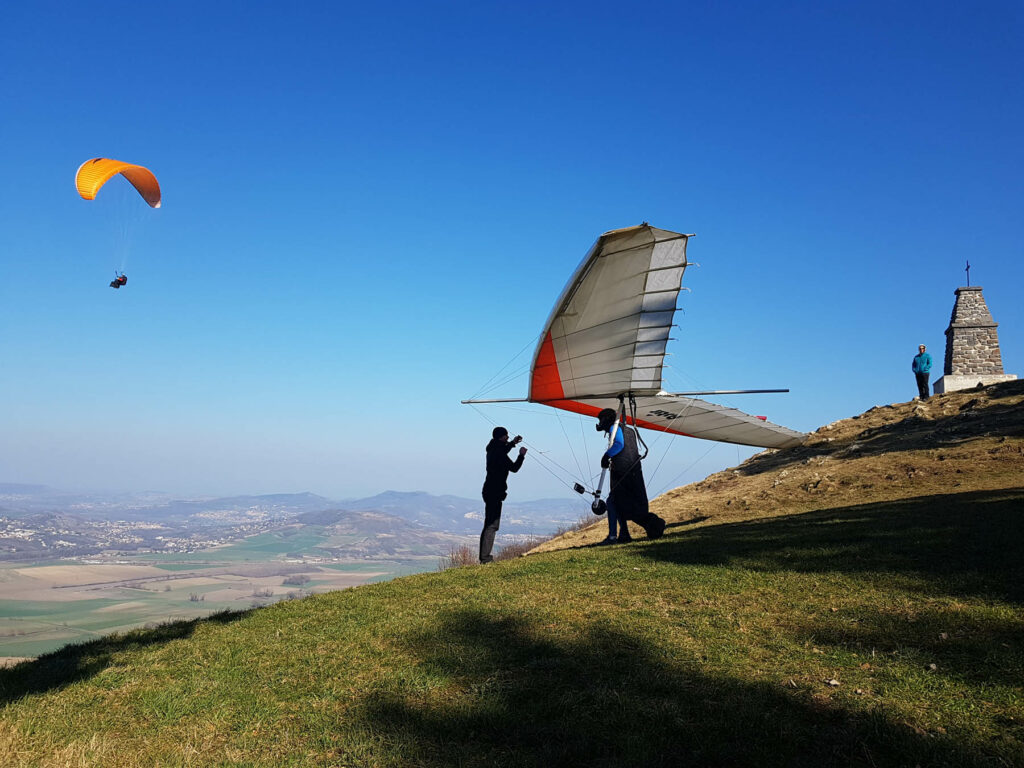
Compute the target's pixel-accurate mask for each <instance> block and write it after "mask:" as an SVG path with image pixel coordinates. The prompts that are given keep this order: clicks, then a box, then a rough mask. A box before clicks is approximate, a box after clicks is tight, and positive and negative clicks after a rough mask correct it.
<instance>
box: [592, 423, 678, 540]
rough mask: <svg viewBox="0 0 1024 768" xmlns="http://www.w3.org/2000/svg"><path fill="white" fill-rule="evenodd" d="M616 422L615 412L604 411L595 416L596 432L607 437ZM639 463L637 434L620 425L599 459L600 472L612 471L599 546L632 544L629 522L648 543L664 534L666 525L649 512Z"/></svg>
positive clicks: (629, 428) (631, 429)
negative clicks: (605, 530) (604, 533)
mask: <svg viewBox="0 0 1024 768" xmlns="http://www.w3.org/2000/svg"><path fill="white" fill-rule="evenodd" d="M617 419H618V414H617V413H616V412H615V409H613V408H605V409H604V410H603V411H601V412H600V413H599V414H597V425H596V426H595V429H596V430H597V431H598V432H604V433H605V434H606V435H609V436H610V435H611V431H612V427H613V426H614V425H615V422H616V420H617ZM640 460H641V459H640V452H639V451H638V450H637V443H636V430H634V429H633V428H632V427H629V426H626V424H625V423H622V424H620V425H619V428H618V429H617V430H616V431H615V439H614V440H613V441H612V444H611V445H610V446H608V450H607V451H605V452H604V455H602V456H601V467H602V469H606V468H607V469H610V470H611V483H610V485H609V491H608V538H607V539H605V540H604V542H602V543H607V544H614V543H617V542H629V541H632V537H631V536H630V535H629V526H628V525H627V524H626V521H627V520H632V521H633V522H634V523H636V524H637V525H639V526H640V527H641V528H643V529H644V531H645V532H646V533H647V538H649V539H657V538H659V537H661V535H662V534H663V533H665V521H664V520H662V519H661V518H660V517H658V516H657V515H655V514H654V513H652V512H651V511H650V509H649V508H648V505H647V486H646V485H645V484H644V471H643V468H642V467H641V466H640ZM613 517H614V520H613ZM616 521H617V522H618V525H619V530H618V537H617V538H616V532H615V527H614V526H615V523H616Z"/></svg>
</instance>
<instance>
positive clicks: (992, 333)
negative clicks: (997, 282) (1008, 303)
mask: <svg viewBox="0 0 1024 768" xmlns="http://www.w3.org/2000/svg"><path fill="white" fill-rule="evenodd" d="M998 326H999V323H997V322H996V321H995V320H993V319H992V313H991V312H989V311H988V306H987V305H986V304H985V297H984V296H982V295H981V286H980V285H970V286H967V287H961V288H957V289H956V301H955V302H954V303H953V316H952V317H951V318H950V320H949V328H947V329H946V362H945V365H944V366H943V371H942V372H943V374H944V375H943V377H942V378H941V379H939V380H938V381H936V382H935V385H934V386H935V394H937V395H941V394H942V393H943V392H955V391H956V390H958V389H970V388H971V387H975V386H978V385H979V384H996V383H997V382H1000V381H1012V380H1013V379H1016V378H1017V377H1016V376H1012V375H1007V374H1005V373H1003V358H1002V355H1001V354H1000V353H999V336H998V334H997V333H996V328H997V327H998Z"/></svg>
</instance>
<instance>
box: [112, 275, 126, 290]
mask: <svg viewBox="0 0 1024 768" xmlns="http://www.w3.org/2000/svg"><path fill="white" fill-rule="evenodd" d="M127 282H128V275H126V274H125V273H124V272H119V273H117V277H115V278H114V279H113V280H111V281H110V287H111V288H120V287H121V286H122V285H125V284H126V283H127Z"/></svg>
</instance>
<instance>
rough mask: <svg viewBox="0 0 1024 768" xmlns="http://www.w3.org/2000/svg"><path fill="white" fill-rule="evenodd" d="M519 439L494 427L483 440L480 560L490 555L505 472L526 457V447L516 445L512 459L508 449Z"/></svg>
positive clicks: (489, 558)
mask: <svg viewBox="0 0 1024 768" xmlns="http://www.w3.org/2000/svg"><path fill="white" fill-rule="evenodd" d="M522 441H523V438H522V436H521V435H516V436H515V437H514V438H513V439H511V440H509V439H508V430H507V429H505V428H504V427H495V428H494V431H493V432H491V442H489V443H488V444H487V478H486V479H485V480H484V488H483V497H484V529H483V530H482V531H481V532H480V562H481V563H489V562H491V561H492V560H494V558H493V557H492V556H491V549H492V548H493V547H494V535H495V534H496V533H497V532H498V527H499V526H500V525H501V502H503V501H504V500H505V497H506V496H508V492H507V491H508V473H509V472H518V471H519V468H520V467H522V466H523V459H524V458H526V449H525V448H520V449H519V457H518V458H517V459H516V460H515V461H512V459H510V458H509V457H508V452H509V451H511V450H512V449H513V448H514V447H516V446H517V445H518V444H519V443H521V442H522Z"/></svg>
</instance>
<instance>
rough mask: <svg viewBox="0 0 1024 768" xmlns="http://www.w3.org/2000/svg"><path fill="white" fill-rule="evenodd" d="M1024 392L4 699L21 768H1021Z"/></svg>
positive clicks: (132, 650)
mask: <svg viewBox="0 0 1024 768" xmlns="http://www.w3.org/2000/svg"><path fill="white" fill-rule="evenodd" d="M1022 401H1024V384H1006V385H1001V386H999V387H992V388H988V389H985V390H979V391H972V392H967V393H955V394H952V395H947V396H943V397H940V398H935V399H933V400H930V401H928V402H927V403H923V404H918V403H908V404H901V405H897V406H892V407H886V408H880V409H874V410H872V411H870V412H868V413H867V414H864V415H863V416H860V417H858V418H856V419H851V420H848V421H843V422H838V423H836V424H834V425H830V426H829V427H824V428H822V429H821V430H819V431H818V432H817V433H815V434H814V435H813V436H812V437H811V439H810V440H808V442H807V443H806V444H805V445H804V446H801V447H800V448H798V449H795V450H792V451H786V452H774V453H764V454H760V455H758V456H755V457H753V458H752V459H750V460H748V461H747V462H745V463H744V464H743V465H741V466H740V467H738V468H737V469H735V470H730V471H727V472H723V473H719V474H717V475H713V476H711V477H709V478H707V479H706V480H704V481H702V482H701V483H697V484H694V485H692V486H688V487H686V488H682V489H678V490H676V491H673V492H671V493H669V494H666V495H665V496H663V497H662V498H660V499H658V500H657V501H656V502H655V504H656V508H657V509H658V511H659V513H661V514H663V515H666V516H667V517H668V518H669V519H670V520H671V521H672V526H671V527H670V528H669V530H668V532H667V535H666V536H665V537H664V538H663V539H660V540H658V541H655V542H642V541H641V542H639V543H637V544H634V545H630V546H621V547H612V548H592V547H590V546H587V544H588V543H589V542H591V541H593V540H596V539H597V538H600V535H601V534H602V533H603V526H604V523H603V521H599V522H598V524H597V528H596V529H591V530H587V531H583V532H580V533H574V534H568V535H567V536H565V537H563V538H562V539H560V540H558V541H556V542H552V543H550V544H549V545H548V546H547V548H548V549H554V550H556V551H548V552H542V553H539V554H536V555H531V556H530V557H527V558H522V559H519V560H516V561H510V562H505V563H501V564H495V565H492V566H487V567H471V568H460V569H453V570H449V571H446V572H443V573H433V574H421V575H419V576H412V577H407V578H402V579H397V580H395V581H392V582H388V583H384V584H376V585H371V586H366V587H359V588H357V589H352V590H346V591H343V592H337V593H331V594H327V595H319V596H315V597H312V598H308V599H305V600H301V601H291V602H287V603H280V604H277V605H274V606H272V607H268V608H264V609H260V610H256V611H250V612H247V613H236V614H224V615H220V616H217V617H214V618H211V619H206V620H197V621H193V622H180V623H177V624H169V625H165V626H163V627H160V628H158V629H155V630H145V631H138V632H132V633H128V634H125V635H120V636H115V637H110V638H106V639H103V640H99V641H96V642H92V643H88V644H84V645H78V646H72V647H69V648H66V649H64V650H62V651H60V652H57V653H55V654H51V655H49V656H45V657H42V658H40V659H38V660H37V661H34V662H31V663H27V664H22V665H20V666H18V667H15V668H13V669H10V670H6V671H2V672H0V706H2V707H3V709H2V710H0V765H5V766H7V765H11V766H16V765H25V766H29V765H31V766H65V765H67V766H71V765H74V766H81V765H110V766H153V765H160V766H177V765H180V766H197V765H246V766H278V765H282V766H283V765H288V766H363V765H367V766H406V765H420V766H452V765H460V766H475V765H479V766H492V765H509V766H551V765H587V766H623V765H664V766H677V765H700V766H734V765H751V766H753V765H757V766H794V765H804V766H822V765H858V766H861V765H862V766H884V765H888V766H914V765H921V766H933V765H963V766H999V765H1024V610H1022V606H1024V565H1022V557H1021V555H1022V552H1024V526H1022V524H1021V523H1022V516H1024V487H1022V486H1024V479H1022V478H1024V471H1022V470H1024V454H1022V451H1024V404H1022Z"/></svg>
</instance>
